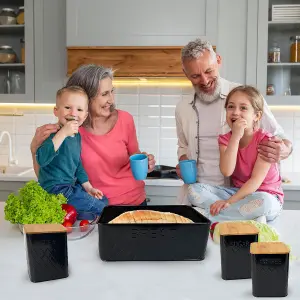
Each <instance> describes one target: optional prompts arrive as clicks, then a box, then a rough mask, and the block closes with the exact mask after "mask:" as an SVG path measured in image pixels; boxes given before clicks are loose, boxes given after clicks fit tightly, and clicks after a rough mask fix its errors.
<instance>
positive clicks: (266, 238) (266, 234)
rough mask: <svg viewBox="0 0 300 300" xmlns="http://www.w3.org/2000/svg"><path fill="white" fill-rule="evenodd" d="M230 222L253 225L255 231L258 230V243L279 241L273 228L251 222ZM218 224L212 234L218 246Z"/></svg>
mask: <svg viewBox="0 0 300 300" xmlns="http://www.w3.org/2000/svg"><path fill="white" fill-rule="evenodd" d="M230 222H243V223H249V224H253V225H254V226H256V227H257V229H258V230H259V233H258V241H259V242H277V241H279V234H278V232H277V231H276V230H275V229H274V228H273V227H271V226H269V225H268V224H264V223H260V222H256V221H253V220H245V221H230ZM219 224H220V223H218V224H217V225H216V226H215V228H214V232H213V240H214V241H215V242H216V243H218V244H219V243H220V230H219V226H218V225H219Z"/></svg>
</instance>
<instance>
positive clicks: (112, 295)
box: [0, 203, 300, 300]
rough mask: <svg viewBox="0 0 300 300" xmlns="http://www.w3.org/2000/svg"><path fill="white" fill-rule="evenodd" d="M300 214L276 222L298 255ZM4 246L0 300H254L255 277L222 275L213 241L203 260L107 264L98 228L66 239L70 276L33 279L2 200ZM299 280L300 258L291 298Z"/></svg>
mask: <svg viewBox="0 0 300 300" xmlns="http://www.w3.org/2000/svg"><path fill="white" fill-rule="evenodd" d="M299 218H300V212H299V211H283V213H282V215H281V217H280V219H279V220H278V222H277V224H276V225H275V227H276V228H277V230H278V231H279V233H280V234H281V235H282V240H283V241H284V242H286V243H288V244H290V245H291V246H292V249H293V253H294V255H300V239H299V238H298V236H297V235H295V233H298V232H299V231H300V223H299V221H298V220H299ZM291 228H293V230H291ZM0 245H1V247H0V287H1V290H0V293H1V299H7V300H15V299H23V300H27V299H28V300H35V299H43V300H53V299H98V298H99V299H105V300H119V299H122V300H141V299H142V300H153V299H158V300H162V299H172V300H199V299H211V300H214V299H217V300H219V299H231V300H242V299H253V297H252V285H251V279H247V280H232V281H225V280H222V279H221V273H220V267H221V265H220V250H219V245H217V244H215V243H213V242H212V241H211V240H209V242H208V248H207V254H206V258H205V260H203V261H186V262H103V261H101V260H100V258H99V255H98V234H97V229H95V230H94V231H93V232H92V234H90V235H89V236H87V237H86V238H84V239H82V240H77V241H69V242H68V252H69V271H70V275H69V277H68V278H66V279H61V280H55V281H48V282H43V283H32V282H30V280H29V277H28V275H27V262H26V256H25V248H24V240H23V236H22V234H21V233H20V231H19V229H18V228H17V226H16V225H12V224H10V223H8V222H6V221H4V220H3V203H0ZM186 246H187V247H188V245H186ZM299 278H300V262H299V261H292V262H290V277H289V295H288V299H300V286H299ZM267 299H269V298H267ZM272 299H273V298H272Z"/></svg>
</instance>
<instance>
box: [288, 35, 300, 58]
mask: <svg viewBox="0 0 300 300" xmlns="http://www.w3.org/2000/svg"><path fill="white" fill-rule="evenodd" d="M290 42H291V43H290V62H293V63H298V62H300V35H296V36H291V37H290Z"/></svg>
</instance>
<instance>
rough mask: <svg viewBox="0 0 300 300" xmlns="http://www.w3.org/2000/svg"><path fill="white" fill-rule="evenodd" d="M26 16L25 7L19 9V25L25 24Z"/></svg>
mask: <svg viewBox="0 0 300 300" xmlns="http://www.w3.org/2000/svg"><path fill="white" fill-rule="evenodd" d="M24 17H25V15H24V6H20V7H19V11H18V15H17V24H20V25H22V24H25V18H24Z"/></svg>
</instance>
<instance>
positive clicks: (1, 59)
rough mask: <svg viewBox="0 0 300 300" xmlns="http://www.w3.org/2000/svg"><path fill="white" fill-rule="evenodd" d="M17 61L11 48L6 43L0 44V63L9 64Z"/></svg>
mask: <svg viewBox="0 0 300 300" xmlns="http://www.w3.org/2000/svg"><path fill="white" fill-rule="evenodd" d="M16 61H17V55H16V53H15V51H14V50H13V48H12V47H11V46H8V45H2V46H0V63H1V64H11V63H15V62H16Z"/></svg>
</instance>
